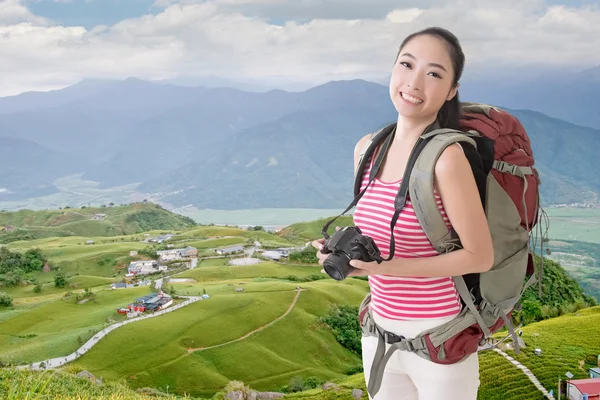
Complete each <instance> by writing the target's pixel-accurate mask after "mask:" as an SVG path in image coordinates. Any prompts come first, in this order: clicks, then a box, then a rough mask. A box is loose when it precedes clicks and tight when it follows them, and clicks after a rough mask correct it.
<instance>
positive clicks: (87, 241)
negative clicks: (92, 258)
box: [85, 240, 94, 244]
mask: <svg viewBox="0 0 600 400" xmlns="http://www.w3.org/2000/svg"><path fill="white" fill-rule="evenodd" d="M85 244H94V241H93V240H86V241H85Z"/></svg>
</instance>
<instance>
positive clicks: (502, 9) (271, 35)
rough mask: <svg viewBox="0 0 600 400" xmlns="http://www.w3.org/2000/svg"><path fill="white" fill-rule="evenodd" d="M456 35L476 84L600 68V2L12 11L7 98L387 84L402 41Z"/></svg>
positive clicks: (167, 2)
mask: <svg viewBox="0 0 600 400" xmlns="http://www.w3.org/2000/svg"><path fill="white" fill-rule="evenodd" d="M427 26H442V27H444V28H446V29H449V30H451V31H452V32H453V33H455V34H456V35H457V36H458V38H459V39H460V41H461V44H462V46H463V49H464V51H465V54H466V57H467V64H466V68H465V75H467V74H470V75H471V76H476V75H477V74H482V75H484V76H493V75H494V74H497V75H502V76H510V74H511V73H512V74H517V73H536V72H543V71H546V70H550V69H557V68H562V69H564V70H566V71H578V70H584V69H587V68H592V67H594V66H597V65H600V51H598V49H600V0H594V1H591V0H562V1H560V0H503V1H496V0H0V96H8V95H15V94H18V93H22V92H26V91H46V90H53V89H58V88H61V87H65V86H69V85H72V84H75V83H77V82H79V81H81V80H82V79H86V78H97V79H126V78H128V77H132V76H133V77H138V78H141V79H149V80H165V79H167V80H168V79H173V78H176V77H181V76H184V77H189V76H210V75H217V76H219V77H224V78H227V79H231V80H238V81H255V82H288V81H289V82H291V81H294V82H310V83H315V84H317V83H321V82H325V81H327V80H338V79H354V78H363V79H371V80H375V79H382V78H384V77H386V76H388V75H389V73H390V70H391V66H392V63H393V61H394V57H395V55H396V52H397V50H398V46H399V44H400V43H401V41H402V39H403V38H404V37H405V36H406V35H407V34H409V33H411V32H413V31H416V30H419V29H422V28H424V27H427Z"/></svg>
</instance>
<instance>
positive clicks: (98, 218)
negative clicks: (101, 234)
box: [92, 214, 106, 221]
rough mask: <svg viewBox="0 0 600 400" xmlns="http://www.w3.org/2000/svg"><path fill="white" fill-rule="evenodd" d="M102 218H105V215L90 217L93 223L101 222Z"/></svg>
mask: <svg viewBox="0 0 600 400" xmlns="http://www.w3.org/2000/svg"><path fill="white" fill-rule="evenodd" d="M104 218H106V214H94V215H93V216H92V219H93V220H94V221H102V220H103V219H104Z"/></svg>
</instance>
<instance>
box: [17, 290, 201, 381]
mask: <svg viewBox="0 0 600 400" xmlns="http://www.w3.org/2000/svg"><path fill="white" fill-rule="evenodd" d="M179 297H183V298H187V300H186V301H184V302H183V303H179V304H177V305H175V306H172V307H169V308H165V309H164V310H160V311H157V312H155V313H153V314H144V315H141V316H139V317H135V318H131V319H128V320H126V321H122V322H117V323H116V324H112V325H110V326H108V327H106V328H104V329H102V330H101V331H100V332H98V333H96V334H95V335H94V336H93V337H92V338H91V339H90V340H88V341H87V342H85V343H84V344H83V345H82V346H81V347H80V348H78V349H77V350H76V351H75V352H73V353H71V354H69V355H68V356H65V357H56V358H50V359H48V360H42V361H38V362H34V363H31V364H27V365H19V366H17V368H18V369H34V370H40V369H48V368H58V367H61V366H63V365H65V364H67V363H70V362H71V361H74V360H76V359H78V358H79V357H81V356H82V355H84V354H85V353H87V352H88V351H89V350H90V349H91V348H92V347H94V346H95V345H96V344H97V343H98V342H99V341H100V340H101V339H102V338H103V337H105V336H106V335H108V334H109V333H110V332H112V331H114V330H115V329H117V328H120V327H122V326H125V325H127V324H131V323H132V322H137V321H141V320H144V319H148V318H156V317H159V316H161V315H163V314H166V313H170V312H173V311H175V310H178V309H180V308H182V307H185V306H187V305H189V304H192V303H195V302H197V301H199V300H202V297H200V296H179Z"/></svg>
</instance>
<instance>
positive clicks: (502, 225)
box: [354, 103, 547, 396]
mask: <svg viewBox="0 0 600 400" xmlns="http://www.w3.org/2000/svg"><path fill="white" fill-rule="evenodd" d="M462 105H463V115H462V117H461V121H460V130H452V129H433V130H429V131H427V132H426V133H424V134H423V135H421V137H420V138H419V141H418V142H417V144H416V145H415V149H418V150H416V151H415V150H413V154H411V156H410V158H409V161H408V163H407V170H406V171H405V175H404V179H403V181H402V182H403V184H404V183H405V182H406V184H405V185H401V188H400V190H399V192H398V197H397V199H396V200H397V201H396V204H397V205H398V204H400V207H403V203H404V201H398V198H401V197H402V196H404V200H405V199H406V198H410V199H411V203H412V206H413V208H414V210H415V214H416V216H417V219H418V220H419V222H420V224H421V227H422V228H423V230H424V231H425V234H426V235H427V237H428V239H429V241H430V242H431V244H432V245H433V247H434V248H435V249H436V250H437V251H438V252H440V253H445V252H449V251H453V250H455V249H458V248H460V238H459V237H458V235H457V234H456V232H454V231H453V230H452V229H448V227H447V225H446V224H445V222H444V220H443V217H442V215H441V213H440V211H439V209H438V207H437V204H436V201H435V197H434V192H433V182H434V170H435V163H436V161H437V159H438V158H439V156H440V154H441V153H442V152H443V150H444V149H445V148H446V147H447V146H449V145H451V144H453V143H457V142H460V143H461V145H462V147H463V149H464V151H465V154H466V156H467V158H468V159H469V163H470V165H471V169H472V171H473V174H474V176H475V180H476V182H477V186H478V188H479V194H480V197H481V201H482V204H483V206H484V210H485V214H486V217H487V220H488V225H489V227H490V232H491V235H492V241H493V245H494V263H493V266H492V268H491V269H490V270H489V271H487V272H483V273H473V274H467V275H463V276H456V277H453V280H454V283H455V285H456V288H457V290H458V293H459V294H460V297H461V302H462V306H463V307H462V311H461V312H460V314H459V315H458V316H457V317H455V318H454V319H452V320H451V321H449V322H447V323H445V324H442V325H440V326H437V327H435V328H432V329H429V330H427V331H424V332H421V333H420V334H419V335H417V336H416V337H414V338H405V337H399V336H397V335H395V334H393V333H392V332H386V331H385V330H383V329H382V328H381V327H379V326H378V325H377V324H375V322H374V321H373V317H372V314H371V310H370V307H369V303H370V300H371V294H370V293H369V294H367V296H366V297H365V299H364V300H363V301H362V303H361V306H360V309H359V321H360V325H361V328H362V332H363V335H373V336H376V337H378V338H379V347H380V350H381V351H378V352H377V354H376V356H375V360H374V362H373V370H372V374H371V377H370V381H369V383H368V390H369V394H370V395H371V396H374V395H375V393H377V391H378V390H379V387H380V385H381V379H382V376H383V370H384V367H385V365H384V362H383V361H384V359H388V358H389V356H390V355H391V354H388V353H393V352H394V351H396V350H402V351H411V352H414V353H415V354H418V355H419V356H421V357H423V358H425V359H427V360H430V361H432V362H435V363H439V364H452V363H456V362H459V361H462V360H464V359H465V358H466V357H468V356H469V355H470V354H472V353H474V352H476V351H478V349H479V346H480V345H483V344H484V342H485V339H486V338H487V337H489V336H490V335H492V334H493V333H494V332H496V331H498V330H499V329H500V328H501V327H503V326H506V327H507V328H508V330H509V332H510V335H511V336H512V338H513V341H514V345H515V351H516V352H517V353H518V352H519V347H518V341H517V337H516V334H515V327H514V325H513V323H512V320H511V316H512V313H513V312H515V311H516V310H518V309H519V307H520V305H519V303H518V302H519V300H520V298H521V296H522V295H523V292H524V291H525V290H526V289H527V288H528V287H530V286H531V285H533V284H534V283H535V282H536V276H535V273H534V266H533V256H532V252H533V251H534V249H535V247H536V246H537V244H536V243H535V242H537V240H535V241H532V240H531V233H532V232H533V229H534V227H538V228H539V227H540V226H541V224H538V220H539V217H540V213H539V210H541V207H540V202H539V185H540V179H539V175H538V173H537V171H536V170H535V168H534V167H533V165H534V158H533V153H532V150H531V145H530V141H529V137H528V136H527V133H526V132H525V129H524V128H523V126H522V125H521V123H520V122H519V120H518V119H517V118H515V117H514V116H513V115H511V114H509V113H507V112H506V111H503V110H501V109H499V108H497V107H492V106H488V105H484V104H477V103H463V104H462ZM394 128H395V124H392V125H390V126H387V127H385V128H383V129H381V130H380V131H378V132H376V133H373V134H372V135H371V137H370V138H369V140H368V141H367V143H366V144H365V146H364V147H363V149H362V152H361V158H360V162H359V165H358V167H357V171H356V172H355V185H354V195H355V201H356V197H360V196H362V192H361V191H360V188H361V183H362V176H363V173H362V172H363V171H364V168H365V166H366V164H367V163H368V162H369V159H370V158H371V156H372V155H373V153H374V151H375V149H376V148H377V147H378V146H379V145H380V144H381V143H383V142H384V140H385V139H386V138H389V137H390V134H391V133H392V132H393V130H394ZM384 144H385V143H384ZM373 169H374V170H378V169H379V166H374V167H373ZM373 178H374V177H371V179H373ZM402 186H404V188H402ZM541 211H542V213H543V210H541ZM397 213H398V210H396V214H397ZM546 223H547V220H546ZM392 225H393V224H392ZM544 234H545V233H544ZM542 236H543V235H542ZM545 241H547V239H542V241H541V246H542V251H543V245H544V242H545ZM390 247H391V249H392V251H393V248H394V246H390ZM390 257H391V256H390ZM541 273H542V268H540V278H539V282H540V297H541ZM383 342H387V343H389V344H391V347H390V349H389V350H388V353H386V354H384V352H383V350H382V349H383V348H382V346H383Z"/></svg>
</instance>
